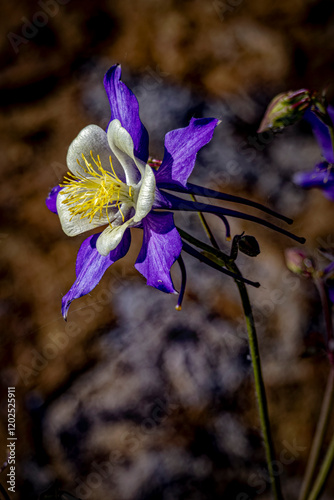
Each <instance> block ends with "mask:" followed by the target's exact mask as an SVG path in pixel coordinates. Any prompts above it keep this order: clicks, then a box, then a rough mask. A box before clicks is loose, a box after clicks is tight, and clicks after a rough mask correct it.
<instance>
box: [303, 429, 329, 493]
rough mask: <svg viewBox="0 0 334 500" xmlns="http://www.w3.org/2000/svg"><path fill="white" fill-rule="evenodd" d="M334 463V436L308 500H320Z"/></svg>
mask: <svg viewBox="0 0 334 500" xmlns="http://www.w3.org/2000/svg"><path fill="white" fill-rule="evenodd" d="M333 462H334V436H333V437H332V440H331V442H330V444H329V447H328V450H327V453H326V456H325V458H324V461H323V463H322V466H321V469H320V471H319V474H318V476H317V478H316V480H315V483H314V486H313V489H312V491H311V493H310V496H309V497H308V500H318V498H320V495H321V493H322V491H323V489H324V487H325V484H326V481H327V479H328V476H329V473H330V471H331V468H332V467H333Z"/></svg>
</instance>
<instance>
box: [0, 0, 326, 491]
mask: <svg viewBox="0 0 334 500" xmlns="http://www.w3.org/2000/svg"><path fill="white" fill-rule="evenodd" d="M333 22H334V4H333V2H331V1H330V0H322V1H314V0H304V1H295V2H291V1H287V0H281V1H280V2H278V3H276V4H273V3H268V2H265V1H264V0H255V1H253V2H250V1H249V0H213V1H209V2H203V1H182V2H180V1H178V2H177V1H176V0H174V1H173V0H164V1H161V0H139V1H137V2H131V1H130V0H113V1H111V0H109V1H107V0H105V1H103V0H95V1H94V2H88V1H79V0H39V1H31V0H30V1H29V2H28V1H20V0H17V1H16V2H15V3H13V2H3V3H2V22H1V49H0V61H1V74H0V103H1V110H0V141H1V152H2V160H1V164H0V179H1V180H0V200H1V201H0V204H1V210H2V215H1V229H0V242H1V243H0V251H1V275H2V283H1V299H2V300H1V315H2V319H1V324H2V332H1V336H0V349H1V351H0V352H1V364H0V372H1V382H0V384H1V386H0V388H1V401H3V404H2V405H1V409H0V414H1V424H0V425H1V427H0V462H1V463H2V462H3V461H5V459H6V442H7V441H6V438H7V407H6V401H7V387H8V386H16V398H17V437H18V440H17V448H16V453H17V493H16V494H15V495H11V496H10V497H11V498H22V499H24V500H28V499H37V498H46V497H45V495H46V493H45V492H47V491H49V497H48V498H56V491H57V489H60V490H65V491H68V492H70V493H71V494H72V495H74V496H76V497H78V498H81V499H86V498H87V499H92V500H100V499H105V498H108V499H110V500H148V499H152V500H160V499H161V500H177V499H187V500H188V499H189V500H190V499H191V500H195V499H196V500H197V499H206V500H207V499H210V500H215V499H218V498H220V499H221V498H226V499H228V500H230V499H231V500H249V499H253V498H262V499H267V498H269V497H270V492H269V482H268V477H267V475H266V468H265V457H264V450H263V443H262V439H261V435H260V432H259V420H258V416H257V411H256V401H255V396H254V389H253V379H252V374H251V366H250V358H249V352H248V344H247V335H246V330H245V325H244V320H243V317H242V311H241V306H240V302H239V298H238V294H237V290H236V287H235V284H234V282H233V281H232V280H231V279H229V278H227V277H224V276H223V275H219V276H218V274H217V273H215V272H214V271H212V272H211V270H209V269H208V268H206V267H204V266H203V265H202V264H200V263H198V262H197V261H194V260H193V259H191V258H190V257H189V258H187V256H186V257H185V261H186V265H187V270H188V284H187V290H186V296H185V300H184V305H183V309H182V311H181V312H177V311H175V304H176V301H177V298H176V297H175V296H168V295H165V294H163V293H162V292H159V291H157V290H155V289H152V288H150V287H147V286H146V284H145V281H144V279H143V278H142V277H141V276H140V275H139V274H138V273H137V271H136V270H135V269H134V267H133V264H134V262H135V260H136V257H137V254H138V252H139V249H140V245H141V234H140V231H139V230H134V231H133V234H132V237H133V243H132V246H131V250H130V252H129V254H128V255H127V256H126V257H125V258H124V259H123V260H122V261H120V262H118V263H117V264H115V265H114V266H113V267H112V268H110V269H109V270H108V271H107V272H106V274H105V276H104V277H103V279H102V281H101V283H100V284H99V286H98V287H97V288H96V289H95V290H94V291H93V292H92V293H91V294H90V295H89V296H86V297H83V298H82V299H80V300H77V301H75V302H74V303H73V304H72V305H71V308H70V313H69V318H68V322H67V323H65V322H64V321H63V319H62V316H61V313H60V307H61V298H62V295H63V294H64V293H66V292H67V291H68V289H69V288H70V286H71V285H72V283H73V281H74V279H75V259H76V253H77V251H78V249H79V246H80V243H81V242H82V241H83V239H84V236H78V237H75V238H73V239H70V238H68V237H66V236H65V234H63V232H62V231H61V228H60V224H59V220H58V217H57V216H56V215H54V214H52V213H50V212H48V210H47V209H46V206H45V197H46V196H47V194H48V192H49V190H50V189H51V188H52V187H53V186H54V185H56V184H58V183H59V182H60V181H61V179H62V177H63V175H64V174H65V173H66V171H67V167H66V153H67V149H68V146H69V144H70V143H71V141H72V140H73V139H74V137H75V136H76V135H77V134H78V133H79V131H80V130H81V129H82V128H83V127H85V126H86V125H88V124H90V123H96V124H97V125H100V126H101V127H106V126H107V124H108V121H109V116H110V114H109V105H108V100H107V98H106V95H105V93H104V88H103V84H102V81H103V75H104V73H105V72H106V70H107V69H108V68H109V67H110V66H111V65H112V64H114V63H116V62H118V63H121V64H122V69H123V77H122V79H123V81H124V82H125V83H126V84H127V85H128V86H129V87H130V88H131V89H132V90H133V91H134V93H135V94H136V95H137V97H138V100H139V103H140V115H141V119H142V121H143V122H144V124H145V126H146V128H147V129H148V131H149V134H150V153H151V155H152V156H154V157H156V158H161V157H162V155H163V141H164V135H165V133H166V132H168V131H169V130H171V129H174V128H180V127H183V126H186V125H187V124H188V122H189V120H190V118H191V117H192V116H195V117H210V116H214V117H218V118H220V119H221V120H222V123H221V125H220V126H219V127H218V128H217V130H216V132H215V134H214V138H213V140H212V141H211V143H210V144H209V145H208V146H206V147H205V148H204V149H203V150H202V151H201V152H200V154H199V155H198V162H197V166H196V168H195V171H194V173H193V176H192V181H193V182H197V183H201V184H204V185H207V186H210V187H212V188H214V189H220V190H224V191H226V192H228V193H233V194H238V195H242V196H246V197H248V198H252V199H254V200H256V201H259V202H261V203H264V204H266V205H268V206H270V207H271V208H274V209H276V210H278V211H281V212H283V213H284V214H285V215H287V216H289V217H293V218H294V219H295V223H294V225H293V226H292V228H293V231H294V232H295V233H296V234H299V235H303V236H305V237H307V247H308V249H309V251H310V252H311V253H312V254H314V255H317V251H316V248H317V247H319V246H322V247H326V248H329V247H331V246H333V245H334V228H333V215H334V205H333V204H331V203H330V202H329V201H328V200H326V199H325V198H324V197H323V196H322V194H321V193H320V192H317V191H310V192H304V191H302V190H301V189H300V188H297V187H296V186H294V184H293V183H292V176H293V174H294V173H295V172H297V171H302V170H311V169H312V168H313V165H314V164H315V163H316V162H317V161H319V160H320V151H319V150H318V147H317V144H316V142H315V140H314V139H313V137H312V134H311V131H310V130H309V128H308V126H307V125H306V124H303V123H301V124H299V125H297V126H295V127H291V128H290V129H287V130H286V131H285V132H284V134H280V135H278V136H276V137H275V138H274V137H272V136H270V135H268V134H267V135H266V134H263V135H261V136H260V138H259V137H257V136H256V130H257V127H258V126H259V123H260V121H261V117H262V115H263V113H264V111H265V108H266V106H267V105H268V103H269V101H270V100H271V99H272V98H273V97H274V96H275V95H276V94H277V93H279V92H283V91H287V90H295V89H298V88H311V89H316V90H321V89H323V88H327V87H328V98H329V100H330V101H332V97H333V86H331V84H332V80H333V76H334V65H333V50H334V32H333V26H334V24H333ZM231 208H232V206H231ZM252 213H254V211H253V212H252ZM208 220H209V221H210V224H211V227H212V229H213V231H214V232H215V234H217V238H218V239H219V242H220V244H221V245H222V248H224V249H225V250H226V251H229V244H228V243H227V242H226V241H224V235H223V231H222V230H223V228H222V227H221V225H220V224H219V221H218V222H217V221H216V220H214V219H212V220H211V219H209V218H208ZM177 222H178V224H179V225H180V226H182V227H183V228H184V229H186V230H188V231H189V232H192V233H193V234H195V235H197V236H198V237H200V238H202V239H205V234H203V233H202V231H201V228H200V226H199V222H198V220H197V216H196V214H193V215H187V216H179V217H178V220H177ZM231 227H232V232H233V234H240V233H241V232H242V231H244V230H245V231H247V233H248V234H253V235H254V236H256V238H257V239H258V241H259V244H260V247H261V254H260V255H259V256H258V257H257V258H256V259H251V258H250V257H246V256H241V258H240V259H239V261H238V262H239V265H240V267H241V269H242V271H243V273H244V275H245V276H246V277H248V278H250V279H252V280H255V281H260V282H261V285H262V286H261V288H260V289H258V290H253V289H250V290H249V292H250V295H251V299H252V303H253V305H254V311H255V317H256V321H257V327H258V333H259V341H260V348H261V355H262V358H263V370H264V375H265V381H266V387H267V391H268V399H269V410H270V414H271V415H272V422H273V434H274V441H275V445H276V450H277V456H278V462H277V473H278V474H280V476H281V479H282V483H283V488H284V492H285V494H286V499H287V500H289V499H291V500H292V499H295V498H297V495H298V489H299V487H300V484H301V479H302V473H303V471H304V469H305V464H306V459H307V455H308V451H309V447H310V440H311V437H312V434H313V432H314V428H315V425H316V421H317V417H318V409H319V405H320V403H321V398H322V394H323V390H324V387H325V383H326V377H327V371H328V366H327V361H326V357H325V355H324V354H323V353H321V351H319V350H318V349H317V344H318V342H319V339H321V335H322V333H323V332H324V324H323V319H322V313H321V307H320V303H319V299H318V296H317V293H316V291H315V289H314V288H313V286H312V284H311V283H309V282H307V281H306V280H305V281H303V280H301V279H299V278H297V277H296V276H294V275H292V274H290V273H289V271H288V270H287V269H286V267H285V264H284V259H283V252H284V249H285V248H287V247H289V246H294V245H293V242H292V241H291V240H289V239H288V238H285V237H283V236H281V235H278V234H276V233H273V232H272V231H270V230H267V229H265V228H262V227H259V226H255V225H254V224H249V223H245V222H244V221H231ZM173 278H174V280H175V284H176V286H177V287H178V286H179V284H180V276H179V270H178V269H177V268H175V269H173ZM310 351H314V352H315V355H314V356H311V357H309V356H307V355H306V354H305V353H308V352H310ZM5 474H6V471H5V472H3V473H2V474H1V475H0V482H1V484H2V485H3V486H5V482H6V478H5ZM50 488H51V489H50ZM326 491H327V492H326V494H324V496H323V498H324V499H331V498H333V495H334V481H333V478H332V479H331V480H330V481H329V484H328V487H327V490H326ZM43 495H44V497H43ZM52 495H53V496H52Z"/></svg>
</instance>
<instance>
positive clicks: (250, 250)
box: [238, 234, 260, 257]
mask: <svg viewBox="0 0 334 500" xmlns="http://www.w3.org/2000/svg"><path fill="white" fill-rule="evenodd" d="M238 247H239V250H240V252H242V253H244V254H246V255H248V256H249V257H256V256H257V255H259V253H260V247H259V244H258V242H257V241H256V239H255V238H254V236H249V235H247V234H246V235H245V236H241V238H240V239H239V241H238Z"/></svg>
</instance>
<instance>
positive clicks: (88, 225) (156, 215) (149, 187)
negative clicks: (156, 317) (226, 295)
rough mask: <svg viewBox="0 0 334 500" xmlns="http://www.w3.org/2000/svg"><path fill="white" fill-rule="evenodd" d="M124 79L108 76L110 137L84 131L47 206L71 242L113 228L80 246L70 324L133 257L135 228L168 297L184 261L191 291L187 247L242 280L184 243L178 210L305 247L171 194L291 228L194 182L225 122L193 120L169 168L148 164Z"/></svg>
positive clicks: (181, 132) (174, 138) (144, 258)
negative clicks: (113, 270) (201, 154)
mask: <svg viewBox="0 0 334 500" xmlns="http://www.w3.org/2000/svg"><path fill="white" fill-rule="evenodd" d="M120 77H121V68H120V66H118V65H116V66H113V67H111V68H110V69H109V71H108V72H107V74H106V75H105V78H104V86H105V89H106V92H107V95H108V98H109V102H110V108H111V118H110V122H109V125H108V128H107V132H105V131H104V130H102V129H101V128H100V127H98V126H96V125H89V126H87V127H86V128H84V129H83V130H82V131H81V132H80V133H79V135H78V136H77V137H76V139H74V141H73V142H72V144H71V145H70V147H69V151H68V155H67V165H68V168H69V170H70V172H69V173H68V174H67V176H66V177H65V179H64V181H63V182H62V183H61V184H60V185H59V186H56V187H55V188H53V189H52V191H51V192H50V194H49V196H48V198H47V202H46V203H47V206H48V208H49V209H50V210H51V211H52V212H55V213H58V215H59V218H60V222H61V225H62V228H63V230H64V232H65V233H66V234H67V235H68V236H76V235H78V234H81V233H84V232H86V231H89V230H91V229H94V228H97V227H105V226H106V227H105V229H103V231H102V232H101V233H98V234H94V235H93V236H89V237H88V238H87V239H86V240H85V241H84V242H83V243H82V245H81V247H80V250H79V252H78V256H77V262H76V276H77V277H76V280H75V282H74V284H73V286H72V287H71V289H70V290H69V292H68V293H67V294H66V295H65V296H64V297H63V300H62V313H63V316H64V318H66V316H67V312H68V308H69V306H70V303H71V302H72V301H73V300H74V299H76V298H79V297H82V296H83V295H86V294H87V293H89V292H90V291H91V290H92V289H93V288H94V287H95V286H96V285H97V284H98V282H99V281H100V279H101V278H102V276H103V274H104V272H105V271H106V269H107V268H108V267H109V266H110V265H111V264H113V263H114V262H115V261H117V260H118V259H120V258H121V257H123V256H124V255H125V254H126V253H127V251H128V249H129V246H130V240H131V236H130V228H140V229H142V230H143V233H144V234H143V244H142V247H141V250H140V252H139V256H138V258H137V261H136V264H135V267H136V269H137V270H138V271H139V272H140V273H141V274H142V275H143V276H144V277H145V278H146V280H147V284H148V285H150V286H153V287H155V288H158V289H159V290H162V291H163V292H167V293H175V289H174V285H173V283H172V280H171V276H170V269H171V266H172V265H173V264H174V262H175V261H176V260H177V259H178V260H179V264H180V268H181V272H182V285H181V290H180V297H181V300H182V297H183V292H184V286H185V269H184V265H183V261H182V259H181V257H180V253H181V250H182V248H183V250H185V251H187V252H188V253H190V254H191V255H193V256H195V257H196V258H198V259H199V260H201V261H203V262H205V263H206V264H208V265H211V266H212V267H214V268H215V269H218V270H219V271H221V272H224V273H226V274H228V275H232V276H234V277H238V276H236V275H234V274H233V273H231V272H229V271H228V270H226V269H224V268H221V267H220V266H218V265H217V264H214V263H212V262H211V261H210V259H208V258H207V257H205V256H203V255H202V254H200V253H199V252H197V251H196V250H195V249H193V248H192V247H191V246H190V245H189V244H187V243H185V242H182V240H181V237H180V234H179V233H178V231H177V229H176V227H175V225H174V220H173V214H172V213H171V212H172V211H175V210H185V211H202V212H209V213H213V214H215V215H217V216H218V217H220V218H221V219H222V221H223V222H224V224H225V227H226V235H227V236H228V237H229V235H230V230H229V225H228V222H227V220H226V217H225V216H226V215H229V216H232V217H238V218H243V219H246V220H252V221H254V222H256V223H259V224H262V225H265V226H267V227H269V228H272V229H275V230H276V231H279V232H281V233H283V234H286V235H288V236H290V237H291V238H293V239H295V240H297V241H300V242H303V239H302V238H298V237H296V236H294V235H292V234H291V233H288V232H287V231H285V230H284V229H281V228H279V227H277V226H275V225H273V224H271V223H270V222H267V221H265V220H262V219H260V218H258V217H254V216H251V215H248V214H244V213H242V212H237V211H234V210H229V209H225V208H222V207H217V206H214V205H208V204H205V203H197V202H193V201H188V200H185V199H182V198H179V197H178V196H175V195H174V194H171V193H170V191H174V192H181V193H191V194H197V195H200V196H208V197H215V198H217V199H222V200H227V201H233V202H238V203H243V204H246V205H250V206H253V207H255V208H258V209H261V210H262V211H264V212H267V213H269V214H271V215H274V216H276V217H278V218H281V219H282V220H284V221H285V222H288V223H290V222H292V221H291V220H290V219H287V218H286V217H284V216H281V215H279V214H276V213H275V212H273V211H272V210H270V209H269V208H266V207H263V206H261V205H259V204H258V203H255V202H251V201H249V200H245V199H244V198H239V197H236V196H231V195H226V194H224V193H219V192H216V191H213V190H210V189H203V188H201V187H200V186H196V185H194V184H190V183H188V177H189V176H190V174H191V172H192V170H193V168H194V164H195V159H196V155H197V152H198V151H199V150H200V149H201V148H202V147H203V146H205V145H206V144H207V143H208V142H209V141H210V140H211V138H212V135H213V132H214V129H215V127H216V126H217V125H218V123H219V120H218V119H215V118H198V119H196V118H192V119H191V121H190V124H189V125H188V126H187V127H185V128H182V129H177V130H173V131H171V132H169V133H167V135H166V137H165V153H164V157H163V160H162V162H160V161H158V160H148V134H147V131H146V129H145V127H144V126H143V124H142V123H141V121H140V118H139V106H138V101H137V99H136V97H135V96H134V94H133V93H132V92H131V90H129V89H128V88H127V87H126V85H125V84H124V83H123V82H121V81H120ZM238 278H240V277H238ZM240 279H242V280H243V281H245V282H246V283H250V284H253V285H257V284H256V283H253V282H251V281H249V280H246V279H244V278H240ZM178 305H179V306H180V300H179V304H178ZM179 308H180V307H179Z"/></svg>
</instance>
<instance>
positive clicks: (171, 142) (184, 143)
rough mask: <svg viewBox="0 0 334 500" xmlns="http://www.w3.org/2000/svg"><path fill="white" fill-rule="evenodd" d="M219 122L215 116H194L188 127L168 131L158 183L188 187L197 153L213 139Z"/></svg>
mask: <svg viewBox="0 0 334 500" xmlns="http://www.w3.org/2000/svg"><path fill="white" fill-rule="evenodd" d="M218 123H219V120H217V119H215V118H192V119H191V121H190V123H189V125H188V127H185V128H179V129H177V130H172V131H171V132H168V134H166V137H165V154H164V159H163V161H162V164H161V167H160V168H159V170H158V171H157V173H156V180H157V183H159V182H168V183H172V184H178V185H181V186H183V187H186V185H187V180H188V177H189V176H190V174H191V172H192V171H193V168H194V165H195V160H196V155H197V153H198V151H199V150H200V149H201V148H202V147H203V146H205V145H206V144H207V143H208V142H209V141H211V139H212V136H213V131H214V129H215V127H216V126H217V125H218Z"/></svg>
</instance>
